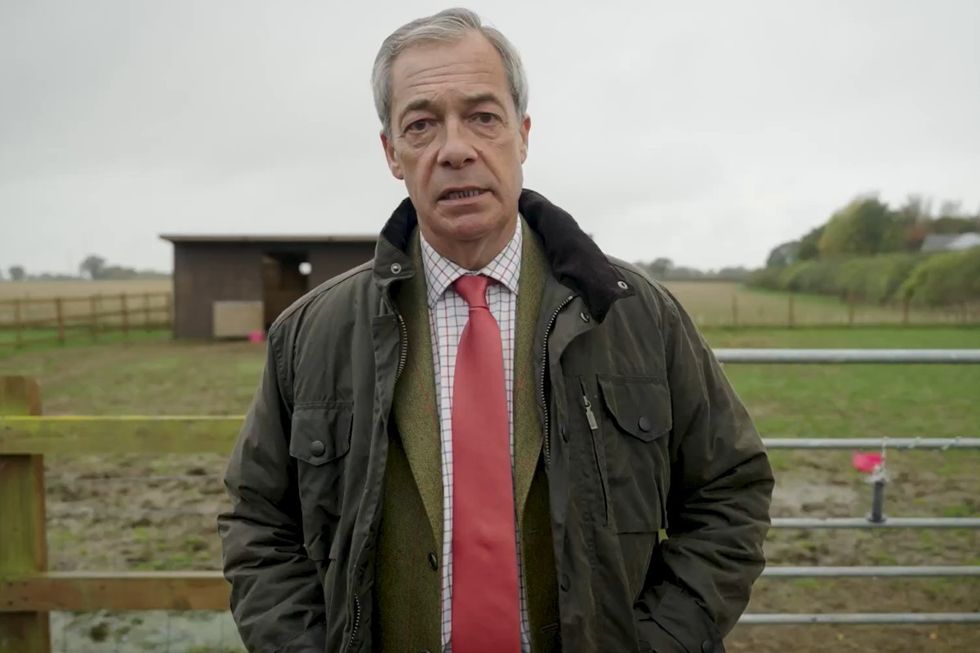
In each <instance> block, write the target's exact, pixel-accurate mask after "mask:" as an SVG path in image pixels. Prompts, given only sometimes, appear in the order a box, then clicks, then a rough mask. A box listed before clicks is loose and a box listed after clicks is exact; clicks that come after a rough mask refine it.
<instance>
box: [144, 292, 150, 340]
mask: <svg viewBox="0 0 980 653" xmlns="http://www.w3.org/2000/svg"><path fill="white" fill-rule="evenodd" d="M143 328H144V329H146V330H147V331H149V330H150V328H151V327H150V293H146V294H145V295H143Z"/></svg>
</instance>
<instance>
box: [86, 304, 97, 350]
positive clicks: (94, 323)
mask: <svg viewBox="0 0 980 653" xmlns="http://www.w3.org/2000/svg"><path fill="white" fill-rule="evenodd" d="M88 305H89V310H90V311H91V312H92V318H91V319H92V321H91V322H90V323H89V326H90V327H91V328H92V341H93V342H94V341H97V340H98V339H99V313H98V310H97V309H96V306H95V295H90V296H89V298H88Z"/></svg>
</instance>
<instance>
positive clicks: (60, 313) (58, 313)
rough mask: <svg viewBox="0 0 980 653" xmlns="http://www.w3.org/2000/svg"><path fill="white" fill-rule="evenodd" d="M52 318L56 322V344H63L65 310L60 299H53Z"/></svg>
mask: <svg viewBox="0 0 980 653" xmlns="http://www.w3.org/2000/svg"><path fill="white" fill-rule="evenodd" d="M54 317H55V320H56V321H57V322H58V342H59V343H61V344H62V345H63V344H65V310H64V305H63V304H62V301H61V297H55V299H54Z"/></svg>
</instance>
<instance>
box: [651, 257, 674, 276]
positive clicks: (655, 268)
mask: <svg viewBox="0 0 980 653" xmlns="http://www.w3.org/2000/svg"><path fill="white" fill-rule="evenodd" d="M673 269H674V262H673V261H671V260H670V259H669V258H662V257H661V258H656V259H654V260H653V261H651V262H650V263H647V270H649V271H650V274H651V275H652V276H654V277H657V278H658V279H662V278H663V277H666V276H667V275H668V274H670V271H671V270H673Z"/></svg>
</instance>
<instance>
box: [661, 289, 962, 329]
mask: <svg viewBox="0 0 980 653" xmlns="http://www.w3.org/2000/svg"><path fill="white" fill-rule="evenodd" d="M665 285H666V286H667V288H668V289H669V290H670V291H671V292H672V293H674V294H675V295H676V296H677V298H678V299H679V300H680V301H681V303H682V304H683V306H684V308H685V309H686V310H687V312H688V313H690V314H691V316H692V317H693V318H694V321H695V322H697V323H698V324H699V325H702V326H732V325H734V324H736V323H737V324H738V325H740V326H745V325H770V326H778V327H786V326H789V323H790V315H791V312H790V297H791V296H792V322H793V324H794V325H824V326H835V325H836V326H846V325H848V323H849V322H851V321H852V320H853V322H854V324H855V325H881V324H893V325H901V324H902V322H903V321H904V320H905V314H904V311H903V309H902V307H901V306H899V305H884V306H881V305H876V304H857V305H855V306H854V307H853V308H851V307H849V306H848V305H847V304H846V303H845V302H842V301H841V300H840V299H838V298H836V297H828V296H826V295H811V294H802V293H785V292H778V291H773V290H763V289H758V288H749V287H747V286H744V285H741V284H738V283H735V282H731V281H668V282H666V284H665ZM964 320H966V321H969V322H972V323H974V324H976V323H977V322H978V321H980V314H978V313H977V307H975V306H974V307H972V308H971V309H970V310H968V311H966V313H964V309H963V307H962V306H956V307H952V308H928V309H927V308H918V307H913V308H912V309H910V311H909V314H908V321H909V324H912V325H916V324H918V325H936V324H960V323H963V322H964Z"/></svg>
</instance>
